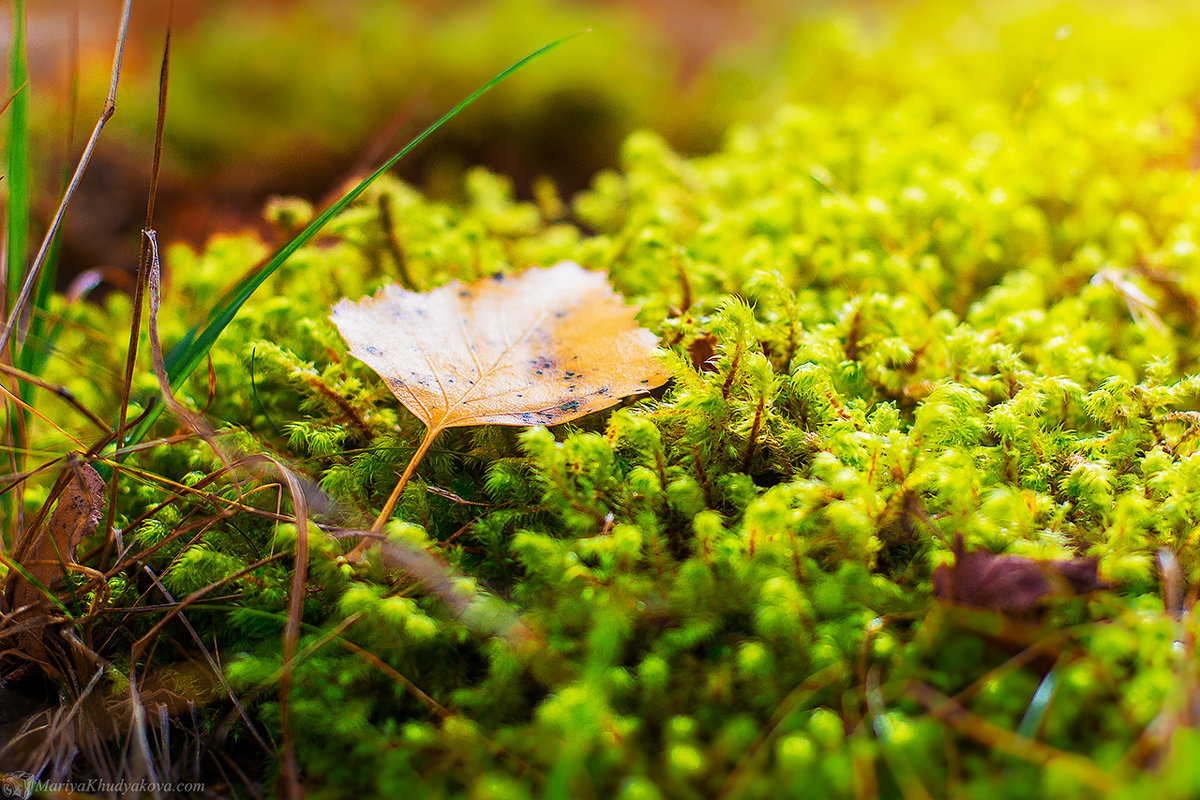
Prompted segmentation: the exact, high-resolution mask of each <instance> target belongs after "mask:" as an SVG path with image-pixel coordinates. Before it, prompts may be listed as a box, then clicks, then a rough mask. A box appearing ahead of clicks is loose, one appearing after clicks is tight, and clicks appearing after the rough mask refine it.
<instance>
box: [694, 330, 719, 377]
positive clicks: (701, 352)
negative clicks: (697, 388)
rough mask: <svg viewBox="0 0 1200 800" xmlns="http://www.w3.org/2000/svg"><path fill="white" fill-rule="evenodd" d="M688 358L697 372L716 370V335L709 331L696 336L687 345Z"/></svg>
mask: <svg viewBox="0 0 1200 800" xmlns="http://www.w3.org/2000/svg"><path fill="white" fill-rule="evenodd" d="M687 352H688V358H690V359H691V361H692V366H693V367H695V368H696V370H697V371H699V372H716V371H717V363H716V362H717V337H715V336H713V335H712V334H711V333H704V334H701V335H700V336H697V337H696V338H695V339H693V340H692V343H691V344H689V345H688V349H687Z"/></svg>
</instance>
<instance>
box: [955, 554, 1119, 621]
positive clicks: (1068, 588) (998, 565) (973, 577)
mask: <svg viewBox="0 0 1200 800" xmlns="http://www.w3.org/2000/svg"><path fill="white" fill-rule="evenodd" d="M1096 567H1097V559H1095V558H1068V559H1060V560H1053V561H1051V560H1047V561H1039V560H1035V559H1032V558H1021V557H1019V556H998V555H995V554H994V553H989V552H987V551H986V550H974V551H971V552H969V553H968V552H964V550H963V542H962V537H961V536H960V537H958V538H957V539H956V541H955V543H954V564H953V566H948V565H946V564H942V565H940V566H938V568H937V569H935V570H934V572H933V594H934V596H935V597H937V598H938V599H940V600H946V601H949V602H953V603H962V604H963V605H969V606H976V607H978V608H990V609H995V610H997V611H1028V610H1031V609H1033V608H1036V607H1037V606H1038V605H1039V604H1040V603H1041V602H1042V600H1043V599H1044V598H1046V597H1047V596H1049V595H1055V594H1057V595H1077V594H1086V593H1088V592H1094V591H1098V590H1100V589H1107V588H1110V584H1108V583H1107V582H1106V581H1103V580H1101V579H1100V576H1099V575H1098V574H1097V572H1096Z"/></svg>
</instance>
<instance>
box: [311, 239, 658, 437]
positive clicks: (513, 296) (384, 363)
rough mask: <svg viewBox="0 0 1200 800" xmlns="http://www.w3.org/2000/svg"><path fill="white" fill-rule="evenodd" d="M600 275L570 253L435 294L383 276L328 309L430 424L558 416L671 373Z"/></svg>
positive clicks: (355, 349) (535, 421)
mask: <svg viewBox="0 0 1200 800" xmlns="http://www.w3.org/2000/svg"><path fill="white" fill-rule="evenodd" d="M634 313H635V311H634V309H633V308H630V307H629V306H626V305H625V304H624V303H623V302H622V300H621V297H620V295H618V294H615V293H614V292H613V291H612V289H610V288H609V286H608V283H607V281H605V279H604V275H603V274H602V273H599V272H589V271H588V270H585V269H583V268H582V267H580V266H579V265H578V264H573V263H571V262H569V261H564V262H562V263H560V264H557V265H555V266H553V267H549V268H545V269H539V268H534V269H529V270H527V271H525V272H523V273H521V274H520V275H517V276H515V277H506V276H503V275H496V276H494V277H491V278H484V279H482V280H479V281H476V282H475V283H473V284H470V285H464V284H461V283H458V282H457V281H456V282H453V283H449V284H447V285H445V286H442V287H441V288H438V289H434V290H433V291H431V292H426V293H418V292H410V291H407V290H405V289H402V288H400V287H399V286H395V285H393V286H385V287H384V288H383V289H381V290H380V291H379V292H377V293H376V294H375V296H374V297H371V298H367V299H364V300H362V301H360V302H358V303H352V302H350V301H349V300H342V301H341V302H340V303H338V304H337V305H336V306H334V308H333V315H332V317H331V319H332V320H333V322H334V323H335V324H336V325H337V327H338V330H339V331H341V334H342V337H343V338H345V340H346V343H347V344H348V345H349V346H350V352H351V354H353V355H354V356H356V357H357V358H360V359H362V360H363V361H364V362H366V363H367V364H368V365H369V366H370V367H371V369H373V370H375V371H376V372H378V373H379V374H380V376H381V377H382V378H383V379H384V381H386V382H387V385H388V386H389V387H390V388H391V390H392V391H393V392H394V393H395V395H396V397H398V398H399V399H400V402H401V403H403V404H404V406H405V407H406V408H408V410H409V411H411V412H412V413H413V414H415V415H416V416H417V417H419V418H420V419H421V421H423V422H424V423H425V424H426V425H427V426H428V427H430V428H434V429H437V430H442V429H445V428H452V427H456V426H461V425H555V424H557V423H560V422H567V421H568V420H572V419H575V418H576V417H581V416H583V415H584V414H588V413H591V412H593V411H599V410H600V409H602V408H608V407H609V406H611V405H615V404H616V403H617V402H619V401H620V400H621V398H622V397H625V396H627V395H631V394H636V393H638V392H644V391H647V390H648V389H651V388H653V387H655V386H658V385H659V384H661V383H662V382H663V381H665V380H666V375H665V374H664V372H663V370H662V368H661V367H660V366H659V363H658V360H657V359H656V358H655V356H654V347H655V344H656V339H655V337H654V335H653V334H652V333H650V332H649V331H647V330H643V329H642V328H639V327H638V326H637V323H636V322H635V321H634Z"/></svg>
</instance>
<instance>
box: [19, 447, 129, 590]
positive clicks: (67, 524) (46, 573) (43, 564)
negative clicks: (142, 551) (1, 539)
mask: <svg viewBox="0 0 1200 800" xmlns="http://www.w3.org/2000/svg"><path fill="white" fill-rule="evenodd" d="M73 471H74V474H73V475H72V476H71V478H70V480H68V482H67V485H66V486H65V487H64V488H63V490H62V494H60V495H59V498H58V505H56V506H55V507H54V511H53V513H51V515H50V519H49V521H48V522H47V523H46V524H45V525H44V526H42V527H41V529H39V530H31V531H27V532H26V534H25V537H23V538H25V539H27V541H23V542H22V543H21V544H20V545H18V547H17V550H16V552H15V553H14V557H15V560H16V562H17V563H18V564H20V565H21V567H22V568H23V569H24V570H25V571H26V572H27V573H29V575H30V577H32V578H33V579H34V580H36V581H37V582H38V583H40V584H41V585H42V586H45V587H49V586H50V585H51V584H52V583H53V582H54V581H56V580H58V579H59V578H61V577H62V575H63V572H64V565H65V564H74V563H75V548H77V547H78V546H79V543H80V541H82V540H83V537H85V536H87V535H88V534H90V533H91V532H92V531H94V530H95V529H96V524H97V523H98V522H99V521H100V511H101V509H103V508H104V497H105V484H104V479H103V478H101V477H100V475H99V474H98V473H97V472H96V470H94V469H92V467H91V465H90V464H78V465H76V466H74V467H73ZM5 594H6V596H7V598H8V603H7V605H8V608H10V609H16V608H20V607H21V606H24V605H29V604H39V603H44V602H45V601H46V597H45V595H43V594H42V592H41V591H40V590H39V589H38V588H37V587H36V586H34V585H33V584H32V583H30V582H29V581H27V580H25V578H24V576H22V575H21V574H20V573H19V572H17V571H16V570H13V571H12V573H10V575H9V579H8V586H7V591H6V592H5Z"/></svg>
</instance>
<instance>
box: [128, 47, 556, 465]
mask: <svg viewBox="0 0 1200 800" xmlns="http://www.w3.org/2000/svg"><path fill="white" fill-rule="evenodd" d="M578 35H579V32H577V33H573V34H571V35H570V36H564V37H563V38H561V39H558V40H556V41H553V42H551V43H550V44H547V45H545V46H543V47H541V48H539V49H537V50H535V51H534V52H532V53H530V54H529V55H527V56H525V57H524V58H522V59H521V60H520V61H518V62H516V63H515V64H513V65H512V66H510V67H508V68H507V69H505V70H504V71H503V72H501V73H499V74H498V75H496V76H495V77H494V78H492V79H491V80H490V81H488V82H487V83H485V84H483V85H482V86H480V87H479V88H478V89H476V90H475V91H474V92H472V93H471V94H470V95H468V96H467V97H466V98H464V99H463V100H462V101H460V102H459V103H458V105H456V106H455V107H454V108H452V109H450V110H449V111H447V112H446V113H445V114H443V115H442V116H441V118H439V119H438V120H437V122H434V123H433V124H432V125H430V126H429V127H428V128H426V129H425V130H424V131H422V132H421V133H420V134H419V135H418V136H417V137H416V138H415V139H413V140H412V141H410V142H409V143H408V144H406V145H405V146H404V147H403V148H401V149H400V150H399V151H398V152H397V153H396V154H395V155H393V156H392V157H391V158H389V159H388V160H387V161H385V162H384V163H383V165H382V166H381V167H379V169H377V170H375V171H374V172H372V173H371V174H370V175H368V176H367V177H366V178H364V179H363V180H362V181H360V182H359V183H358V184H357V185H356V186H355V187H354V188H353V189H351V190H350V191H349V192H347V193H346V194H344V195H343V196H342V197H341V199H339V200H338V201H337V202H336V203H334V204H333V205H331V206H330V207H329V208H327V209H326V210H325V211H324V212H322V213H321V214H320V215H319V216H318V217H317V218H316V219H314V220H313V221H312V222H311V223H309V224H308V226H307V227H306V228H305V229H304V230H303V231H301V232H300V233H299V234H297V235H296V237H295V238H293V239H292V240H291V241H289V242H287V243H286V244H284V245H283V246H282V247H280V248H279V249H278V250H276V251H275V253H274V255H272V256H271V258H270V259H269V260H268V261H267V263H266V264H264V265H263V267H262V268H261V269H259V270H257V271H256V272H253V273H251V274H249V275H247V276H246V277H245V278H243V279H242V280H241V281H239V282H238V283H237V284H236V285H234V286H233V287H232V288H231V289H230V290H229V291H228V292H226V293H225V295H224V296H223V297H222V298H221V300H220V301H219V302H218V303H217V304H216V306H214V308H213V311H212V312H211V313H210V314H209V317H208V320H207V322H206V324H205V325H204V327H203V329H201V330H199V332H196V330H195V329H193V331H192V332H189V334H188V335H187V336H186V337H184V339H183V340H182V341H180V342H179V343H178V344H177V345H175V347H173V348H172V349H171V351H170V352H169V353H168V354H167V356H166V359H165V361H166V367H167V377H168V379H169V380H170V383H171V388H172V389H178V388H179V386H180V384H182V383H183V381H185V380H186V379H187V377H188V376H189V375H191V374H192V372H193V371H194V370H195V369H196V367H197V366H199V365H200V363H201V362H202V361H203V360H204V357H205V355H207V354H208V351H209V349H210V348H211V347H212V346H213V344H214V343H215V342H216V340H217V337H219V336H220V335H221V333H222V331H224V330H225V328H226V327H228V325H229V323H230V322H232V321H233V319H234V317H236V316H237V314H238V312H239V311H240V310H241V308H242V306H243V305H245V303H246V301H247V300H248V299H249V298H250V295H252V294H254V292H255V290H257V289H258V287H259V286H261V285H262V284H263V282H264V281H265V280H266V279H267V278H269V277H270V276H271V275H272V274H273V273H274V272H275V270H277V269H279V267H280V265H282V264H283V263H284V262H285V261H287V259H288V258H290V257H291V256H292V254H293V253H295V252H296V251H297V250H299V249H300V248H301V247H303V246H304V245H305V244H306V243H307V242H308V241H309V240H310V239H312V238H313V236H315V235H316V234H317V232H318V231H320V230H321V228H323V227H324V226H325V223H327V222H329V220H330V219H332V218H333V217H334V216H336V215H337V214H338V213H339V212H341V211H342V210H343V209H344V208H346V206H348V205H349V204H350V203H352V202H353V201H354V199H355V198H356V197H358V196H359V195H360V194H362V193H363V191H364V190H365V189H366V188H367V187H368V186H370V185H371V183H372V182H374V181H375V179H376V178H378V177H379V176H380V175H382V174H384V173H385V172H387V171H388V170H389V169H391V168H392V167H393V166H395V165H396V162H398V161H399V160H400V159H401V158H403V157H404V156H406V155H408V153H409V151H411V150H412V149H413V148H414V147H416V146H417V145H419V144H420V143H421V142H423V141H425V139H426V138H427V137H428V136H429V135H430V134H432V133H433V132H434V131H436V130H437V129H438V128H440V127H442V125H444V124H445V123H446V122H449V121H450V120H451V119H453V118H454V117H456V116H458V114H459V112H461V111H462V110H463V109H464V108H466V107H467V106H469V105H470V104H471V103H473V102H474V101H475V100H476V99H478V98H479V96H480V95H482V94H483V93H484V92H486V91H487V90H488V89H491V88H492V87H493V86H495V85H496V84H497V83H499V82H500V81H502V80H504V79H505V78H507V77H508V76H509V75H511V74H512V73H513V72H516V71H517V70H518V69H520V68H521V67H523V66H525V65H526V64H528V63H529V62H530V61H533V60H534V59H536V58H538V57H539V56H542V55H544V54H545V53H548V52H549V51H551V50H553V49H554V48H556V47H558V46H559V45H560V44H563V43H564V42H566V41H568V40H570V39H573V38H575V37H576V36H578ZM161 412H162V406H159V407H158V408H157V409H155V410H154V411H152V412H151V413H149V414H147V415H146V417H145V418H144V419H143V420H142V421H141V423H139V424H138V425H137V426H136V427H135V428H133V429H132V430H131V431H130V432H129V436H128V437H126V440H125V444H126V445H129V444H134V443H136V442H138V441H140V440H141V438H142V437H143V436H145V434H146V431H147V430H149V428H150V426H151V425H152V424H153V423H154V421H155V420H156V419H157V418H158V415H159V414H160V413H161Z"/></svg>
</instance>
